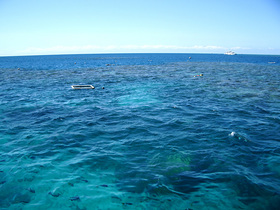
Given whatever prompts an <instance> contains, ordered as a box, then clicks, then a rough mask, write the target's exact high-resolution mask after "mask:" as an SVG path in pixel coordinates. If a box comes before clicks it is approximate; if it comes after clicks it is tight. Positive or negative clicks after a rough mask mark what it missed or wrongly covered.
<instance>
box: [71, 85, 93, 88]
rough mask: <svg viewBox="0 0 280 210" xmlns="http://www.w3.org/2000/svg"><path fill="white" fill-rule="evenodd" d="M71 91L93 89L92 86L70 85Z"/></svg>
mask: <svg viewBox="0 0 280 210" xmlns="http://www.w3.org/2000/svg"><path fill="white" fill-rule="evenodd" d="M71 87H72V88H73V89H94V87H93V86H92V85H72V86H71Z"/></svg>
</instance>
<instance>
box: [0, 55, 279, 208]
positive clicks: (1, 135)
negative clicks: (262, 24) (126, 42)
mask: <svg viewBox="0 0 280 210" xmlns="http://www.w3.org/2000/svg"><path fill="white" fill-rule="evenodd" d="M82 84H86V85H93V86H94V87H95V89H91V90H74V89H72V88H71V86H72V85H82ZM279 87H280V56H279V55H275V56H273V55H235V56H228V55H222V54H99V55H98V54H94V55H53V56H19V57H0V116H1V118H0V145H1V147H0V209H1V210H2V209H17V210H18V209H36V210H38V209H61V210H64V209H84V210H85V209H88V210H90V209H149V210H150V209H163V210H164V209H179V210H181V209H182V210H191V209H193V210H204V209H207V210H212V209H223V210H225V209H226V210H230V209H254V210H258V209H268V210H270V209H275V210H276V209H279V207H280V90H279Z"/></svg>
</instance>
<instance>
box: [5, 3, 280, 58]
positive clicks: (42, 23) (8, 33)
mask: <svg viewBox="0 0 280 210" xmlns="http://www.w3.org/2000/svg"><path fill="white" fill-rule="evenodd" d="M228 50H233V51H235V52H237V53H248V54H278V55H280V0H211V1H209V0H141V1H140V0H139V1H136V0H135V1H134V0H103V1H100V0H79V1H77V0H24V1H23V0H0V56H9V55H45V54H78V53H136V52H144V53H153V52H158V53H166V52H170V53H189V52H192V53H224V52H225V51H228Z"/></svg>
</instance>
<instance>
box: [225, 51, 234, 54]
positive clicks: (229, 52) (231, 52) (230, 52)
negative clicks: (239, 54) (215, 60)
mask: <svg viewBox="0 0 280 210" xmlns="http://www.w3.org/2000/svg"><path fill="white" fill-rule="evenodd" d="M225 55H236V53H235V52H233V51H227V52H226V53H225Z"/></svg>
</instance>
